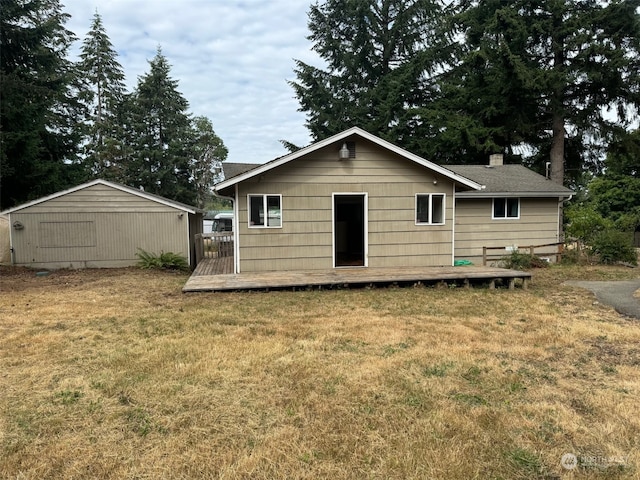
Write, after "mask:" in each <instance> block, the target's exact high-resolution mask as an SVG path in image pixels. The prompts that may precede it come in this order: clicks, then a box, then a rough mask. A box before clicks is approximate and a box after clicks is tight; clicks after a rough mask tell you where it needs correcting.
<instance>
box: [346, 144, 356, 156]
mask: <svg viewBox="0 0 640 480" xmlns="http://www.w3.org/2000/svg"><path fill="white" fill-rule="evenodd" d="M346 145H347V149H348V150H349V158H356V142H346Z"/></svg>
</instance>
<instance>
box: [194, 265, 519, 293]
mask: <svg viewBox="0 0 640 480" xmlns="http://www.w3.org/2000/svg"><path fill="white" fill-rule="evenodd" d="M231 272H233V257H221V258H215V259H206V260H203V261H202V262H201V263H200V264H198V267H197V268H196V270H195V271H194V272H193V275H191V277H190V278H189V280H188V281H187V283H186V284H185V286H184V287H183V289H182V291H183V292H185V293H186V292H220V291H234V290H264V289H270V288H297V287H318V286H331V285H351V284H357V285H363V284H364V285H368V284H390V283H394V282H400V283H406V282H416V283H417V282H424V283H434V282H440V281H445V282H446V281H462V282H463V283H464V284H465V285H468V284H469V283H470V282H472V281H488V282H490V286H491V287H492V288H493V286H495V281H496V280H498V279H503V280H506V281H507V282H508V285H509V288H514V286H515V279H522V281H523V282H522V285H523V287H524V288H526V286H527V282H528V281H529V280H530V279H531V273H528V272H521V271H518V270H506V269H503V268H495V267H476V266H464V267H402V268H370V267H368V268H362V267H361V268H336V269H331V270H300V271H294V272H256V273H239V274H234V273H231Z"/></svg>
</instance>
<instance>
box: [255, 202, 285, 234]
mask: <svg viewBox="0 0 640 480" xmlns="http://www.w3.org/2000/svg"><path fill="white" fill-rule="evenodd" d="M248 203H249V227H261V228H277V227H281V226H282V207H281V205H282V195H249V201H248ZM265 213H266V215H265Z"/></svg>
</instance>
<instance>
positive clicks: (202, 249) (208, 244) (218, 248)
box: [195, 232, 233, 264]
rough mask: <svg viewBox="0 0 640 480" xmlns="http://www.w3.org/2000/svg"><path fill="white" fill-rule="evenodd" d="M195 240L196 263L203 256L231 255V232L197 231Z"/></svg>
mask: <svg viewBox="0 0 640 480" xmlns="http://www.w3.org/2000/svg"><path fill="white" fill-rule="evenodd" d="M195 242H196V264H198V263H200V261H201V260H202V259H204V258H218V257H233V233H230V232H225V233H218V232H216V233H198V234H196V235H195Z"/></svg>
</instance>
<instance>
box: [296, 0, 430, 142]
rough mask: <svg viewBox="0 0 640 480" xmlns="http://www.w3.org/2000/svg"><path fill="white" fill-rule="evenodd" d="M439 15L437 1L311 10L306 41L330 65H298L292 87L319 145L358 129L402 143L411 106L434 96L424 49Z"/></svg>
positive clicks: (352, 0)
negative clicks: (429, 82) (347, 130)
mask: <svg viewBox="0 0 640 480" xmlns="http://www.w3.org/2000/svg"><path fill="white" fill-rule="evenodd" d="M440 13H441V10H440V7H439V6H438V3H437V2H436V1H432V0H327V1H325V2H322V3H316V4H314V5H312V6H311V10H310V13H309V30H310V32H311V33H310V35H309V37H308V38H309V40H311V41H312V42H313V47H312V48H313V50H315V51H316V52H317V53H318V54H319V55H320V57H321V58H322V60H324V62H325V63H326V68H325V69H322V68H318V67H314V66H312V65H309V64H306V63H304V62H302V61H299V60H298V61H296V68H295V74H296V76H297V80H296V81H293V82H290V83H291V85H292V87H293V88H294V90H295V94H296V97H297V98H298V101H299V102H300V111H302V112H305V113H306V114H307V124H306V125H307V128H308V129H309V131H310V132H311V135H312V137H313V138H314V139H316V140H317V139H321V138H325V137H327V136H329V135H332V134H334V133H337V132H339V131H341V130H344V129H346V128H349V127H352V126H354V125H357V126H360V127H362V128H364V129H366V130H368V131H371V132H372V133H375V134H377V135H379V136H381V137H383V138H387V139H389V140H393V141H395V142H398V143H403V142H402V139H404V138H406V137H408V136H410V133H411V132H410V126H411V122H412V119H411V117H410V116H409V115H408V110H409V107H411V106H413V105H416V104H420V103H424V102H425V101H426V100H427V99H428V97H429V94H430V93H431V92H429V89H428V87H427V86H425V83H424V80H425V74H426V73H428V72H430V71H432V70H434V69H435V68H436V65H435V64H433V63H432V62H431V60H432V58H431V57H430V54H429V52H426V51H425V48H424V47H425V45H426V44H428V43H431V44H434V43H435V42H436V41H437V39H438V35H436V34H435V25H436V24H437V18H438V16H439V14H440Z"/></svg>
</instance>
